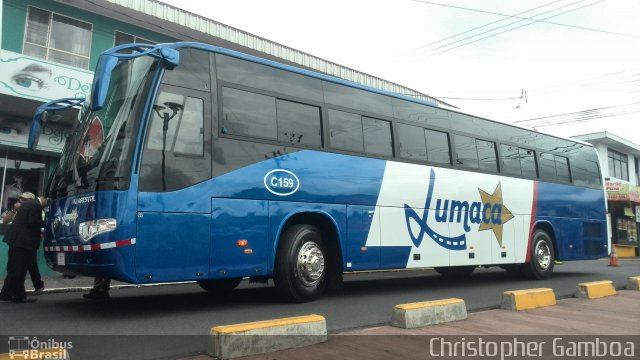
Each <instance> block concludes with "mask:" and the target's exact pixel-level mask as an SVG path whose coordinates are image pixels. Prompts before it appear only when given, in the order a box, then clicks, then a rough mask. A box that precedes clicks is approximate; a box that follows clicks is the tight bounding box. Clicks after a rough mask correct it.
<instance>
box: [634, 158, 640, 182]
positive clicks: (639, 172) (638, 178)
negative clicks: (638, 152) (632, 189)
mask: <svg viewBox="0 0 640 360" xmlns="http://www.w3.org/2000/svg"><path fill="white" fill-rule="evenodd" d="M634 159H635V165H636V185H640V169H638V158H637V157H634Z"/></svg>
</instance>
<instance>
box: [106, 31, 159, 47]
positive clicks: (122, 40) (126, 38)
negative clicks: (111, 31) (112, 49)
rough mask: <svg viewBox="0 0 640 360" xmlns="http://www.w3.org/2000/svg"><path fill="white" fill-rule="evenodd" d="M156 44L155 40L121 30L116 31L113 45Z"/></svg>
mask: <svg viewBox="0 0 640 360" xmlns="http://www.w3.org/2000/svg"><path fill="white" fill-rule="evenodd" d="M131 43H135V44H155V43H156V42H155V41H151V40H147V39H145V38H141V37H139V36H135V35H131V34H127V33H123V32H120V31H116V32H115V35H114V41H113V46H118V45H123V44H131Z"/></svg>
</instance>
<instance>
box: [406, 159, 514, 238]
mask: <svg viewBox="0 0 640 360" xmlns="http://www.w3.org/2000/svg"><path fill="white" fill-rule="evenodd" d="M435 181H436V173H435V171H433V169H431V174H430V179H429V190H428V191H427V200H426V202H425V205H424V210H423V212H422V216H419V215H418V213H416V211H415V210H413V208H412V207H411V206H409V205H407V204H404V213H405V219H406V221H407V230H408V231H409V236H410V237H411V241H413V244H414V245H415V246H416V247H420V244H421V243H422V240H423V238H424V236H425V234H426V235H428V236H429V237H430V238H431V239H432V240H433V241H435V242H436V244H438V245H440V246H442V247H444V248H446V249H449V250H466V248H467V233H468V232H470V231H471V226H470V224H479V225H480V226H479V227H478V231H483V230H493V234H494V235H495V237H496V240H497V241H498V244H499V245H500V246H502V226H503V225H504V223H506V222H507V221H509V220H511V219H513V214H512V213H511V211H509V209H507V207H506V206H505V205H504V204H503V203H502V186H501V184H500V182H498V185H497V186H496V188H495V190H494V191H493V194H489V193H487V192H486V191H484V190H482V189H478V191H479V192H480V199H481V201H474V202H471V203H469V202H468V201H460V200H450V199H445V200H443V199H438V200H437V201H436V207H435V216H434V218H435V221H436V222H438V223H458V224H460V223H462V225H463V229H464V233H463V234H461V235H458V236H444V235H442V234H439V233H437V232H436V231H434V230H433V229H432V228H431V227H430V226H429V224H428V219H429V209H430V208H431V199H432V197H433V187H434V184H435ZM412 220H413V221H414V222H415V223H416V224H417V225H418V228H419V229H420V230H419V231H418V234H417V235H416V234H415V233H414V232H413V229H412V227H411V221H412Z"/></svg>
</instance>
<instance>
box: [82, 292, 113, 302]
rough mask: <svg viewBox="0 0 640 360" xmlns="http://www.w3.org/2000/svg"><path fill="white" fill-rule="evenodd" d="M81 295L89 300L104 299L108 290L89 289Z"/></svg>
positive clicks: (106, 297)
mask: <svg viewBox="0 0 640 360" xmlns="http://www.w3.org/2000/svg"><path fill="white" fill-rule="evenodd" d="M82 297H83V298H85V299H89V300H106V299H108V298H109V292H107V291H95V290H91V291H89V293H87V294H84V295H82Z"/></svg>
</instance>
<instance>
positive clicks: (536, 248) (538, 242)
mask: <svg viewBox="0 0 640 360" xmlns="http://www.w3.org/2000/svg"><path fill="white" fill-rule="evenodd" d="M530 251H531V261H529V262H528V263H525V264H524V265H523V270H524V275H525V276H526V277H527V278H529V279H533V280H543V279H546V278H548V277H550V276H551V274H553V265H554V263H553V261H554V260H555V252H554V250H553V243H552V241H551V237H550V236H549V234H547V232H546V231H544V230H542V229H537V230H535V231H534V232H533V235H532V236H531V249H530Z"/></svg>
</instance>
